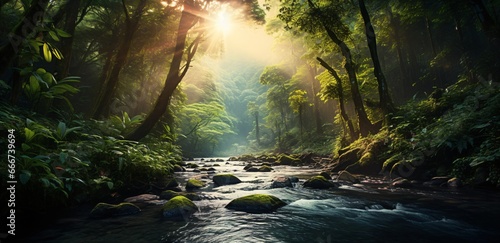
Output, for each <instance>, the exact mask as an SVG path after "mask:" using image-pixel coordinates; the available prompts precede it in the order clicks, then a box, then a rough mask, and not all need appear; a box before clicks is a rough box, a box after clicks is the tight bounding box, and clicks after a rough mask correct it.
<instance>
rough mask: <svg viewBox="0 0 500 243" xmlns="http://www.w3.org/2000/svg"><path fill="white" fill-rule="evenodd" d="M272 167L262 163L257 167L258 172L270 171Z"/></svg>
mask: <svg viewBox="0 0 500 243" xmlns="http://www.w3.org/2000/svg"><path fill="white" fill-rule="evenodd" d="M272 170H273V168H271V167H270V166H267V165H263V166H261V167H260V168H259V172H271V171H272Z"/></svg>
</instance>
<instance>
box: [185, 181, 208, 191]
mask: <svg viewBox="0 0 500 243" xmlns="http://www.w3.org/2000/svg"><path fill="white" fill-rule="evenodd" d="M204 186H205V183H204V182H203V181H200V180H198V179H194V178H191V179H189V180H188V181H187V183H186V190H196V189H200V188H202V187H204Z"/></svg>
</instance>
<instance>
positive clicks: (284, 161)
mask: <svg viewBox="0 0 500 243" xmlns="http://www.w3.org/2000/svg"><path fill="white" fill-rule="evenodd" d="M276 163H277V164H279V165H294V164H299V163H300V159H297V158H294V157H292V156H289V155H286V154H282V155H280V156H279V157H278V160H277V161H276Z"/></svg>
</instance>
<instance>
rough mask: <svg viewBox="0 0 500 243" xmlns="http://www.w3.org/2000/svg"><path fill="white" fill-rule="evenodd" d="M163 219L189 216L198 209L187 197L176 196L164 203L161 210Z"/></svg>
mask: <svg viewBox="0 0 500 243" xmlns="http://www.w3.org/2000/svg"><path fill="white" fill-rule="evenodd" d="M161 211H162V214H163V217H167V218H176V217H184V216H190V215H192V214H193V213H196V212H198V207H197V206H196V205H195V204H194V203H193V202H192V201H191V200H189V199H188V198H187V197H184V196H176V197H174V198H172V199H170V200H168V202H166V203H165V204H164V205H163V207H162V208H161Z"/></svg>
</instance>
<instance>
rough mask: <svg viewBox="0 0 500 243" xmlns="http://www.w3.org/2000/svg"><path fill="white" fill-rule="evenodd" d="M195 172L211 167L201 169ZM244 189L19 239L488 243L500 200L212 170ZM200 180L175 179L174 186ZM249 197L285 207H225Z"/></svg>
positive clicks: (495, 232) (83, 215) (68, 222)
mask: <svg viewBox="0 0 500 243" xmlns="http://www.w3.org/2000/svg"><path fill="white" fill-rule="evenodd" d="M198 163H199V164H210V165H211V164H213V163H203V162H200V161H198ZM218 164H220V165H221V166H220V167H215V168H217V171H218V172H231V173H233V174H234V175H236V176H237V177H238V178H240V179H241V180H242V181H243V182H242V183H240V184H236V185H228V186H221V187H213V185H212V183H210V185H209V186H207V187H206V188H204V189H203V190H201V191H200V194H201V195H202V198H203V200H201V201H195V204H196V205H197V206H198V207H199V209H200V211H199V212H198V213H196V214H194V215H193V216H192V217H190V218H184V219H181V220H176V221H172V220H167V219H164V218H162V216H161V211H160V207H161V206H156V205H151V206H147V207H144V208H142V212H141V213H139V214H136V215H129V216H123V217H116V218H109V219H89V218H88V217H87V216H88V213H89V212H90V208H89V209H88V210H86V209H83V210H82V209H80V210H79V211H78V213H74V214H72V215H70V216H67V217H64V218H61V219H59V220H57V222H56V223H54V224H51V225H49V226H46V227H45V228H43V227H42V228H40V229H39V230H37V231H34V233H33V234H32V235H30V236H29V237H28V238H26V241H32V242H437V241H444V240H453V241H454V242H493V241H495V239H498V238H500V232H499V230H500V227H499V226H500V223H499V216H500V206H499V205H500V196H499V195H498V193H497V192H491V191H490V192H481V191H478V190H473V191H469V190H465V189H463V190H451V189H443V188H431V189H426V190H422V189H419V190H417V189H411V190H409V189H397V190H396V189H390V188H389V187H387V185H386V184H385V183H384V182H383V181H377V180H369V179H366V180H364V181H362V182H361V183H360V184H355V185H348V184H345V185H342V186H340V188H337V189H331V190H313V189H308V188H303V187H302V186H301V184H302V182H303V179H304V178H308V177H310V176H311V175H314V174H317V173H318V170H317V169H312V168H307V167H290V166H276V167H274V169H275V171H273V172H267V173H266V172H245V171H243V165H244V163H243V162H230V164H224V162H221V163H218ZM197 175H200V173H195V172H184V173H177V174H176V177H177V179H178V180H179V181H180V182H181V184H182V185H184V184H183V182H185V181H186V180H187V179H188V178H190V177H193V176H197ZM281 175H283V176H296V177H299V178H301V181H300V182H299V183H297V184H296V185H295V187H294V188H275V189H272V188H271V181H272V179H273V178H274V177H276V176H281ZM254 193H266V194H271V195H274V196H276V197H278V198H280V199H282V200H283V201H285V202H286V203H287V204H288V205H287V206H285V207H282V208H280V209H278V210H277V211H276V212H274V213H267V214H250V213H244V212H237V211H231V210H228V209H226V208H224V206H225V205H226V204H227V203H229V201H230V200H232V199H234V198H237V197H241V196H244V195H249V194H254Z"/></svg>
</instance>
